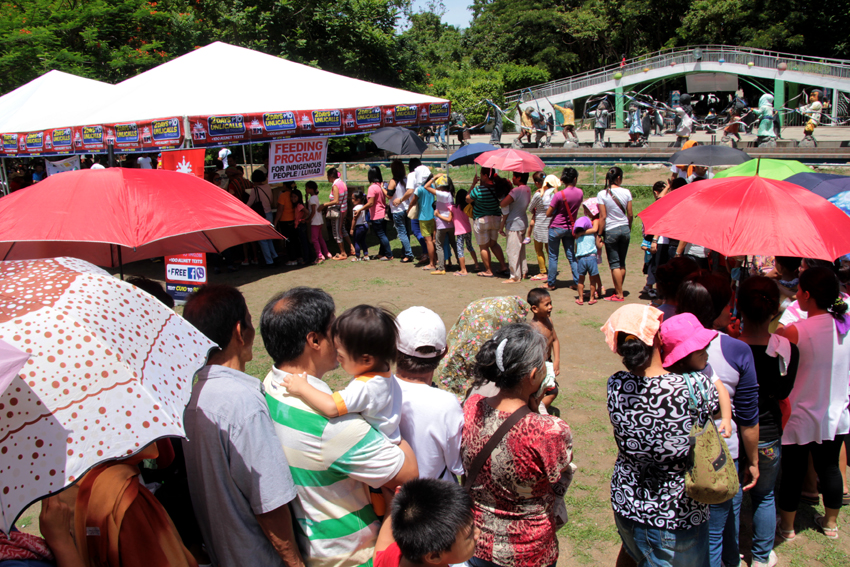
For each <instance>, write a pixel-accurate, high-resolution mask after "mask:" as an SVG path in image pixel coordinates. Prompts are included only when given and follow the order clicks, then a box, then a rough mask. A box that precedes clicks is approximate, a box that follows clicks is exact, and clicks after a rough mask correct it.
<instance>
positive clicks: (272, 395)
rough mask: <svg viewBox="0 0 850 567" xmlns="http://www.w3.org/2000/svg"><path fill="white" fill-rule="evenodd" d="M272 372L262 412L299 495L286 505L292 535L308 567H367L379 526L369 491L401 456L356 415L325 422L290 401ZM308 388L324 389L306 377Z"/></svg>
mask: <svg viewBox="0 0 850 567" xmlns="http://www.w3.org/2000/svg"><path fill="white" fill-rule="evenodd" d="M286 375H287V373H286V372H283V371H280V370H278V369H276V368H272V371H271V372H269V374H268V375H267V376H266V379H265V380H264V381H263V387H264V388H265V392H266V401H267V403H268V405H269V414H270V415H271V418H272V421H273V422H274V428H275V432H276V433H277V436H278V439H280V442H281V445H282V446H283V452H284V454H285V455H286V458H287V461H288V462H289V470H290V472H291V473H292V478H293V480H294V481H295V485H296V488H297V490H298V496H296V498H295V500H293V501H292V502H290V507H291V508H292V511H293V513H294V514H295V518H296V520H297V523H296V525H295V534H296V537H297V538H298V544H299V547H300V548H301V553H302V555H303V557H304V561H305V562H306V564H307V565H308V566H309V567H331V566H333V567H355V566H360V565H369V566H371V565H372V554H373V552H374V547H375V540H376V539H377V537H378V530H379V528H380V523H379V522H378V517H377V516H376V515H375V512H374V510H373V509H372V501H371V497H370V493H369V487H370V486H371V487H373V488H380V487H381V486H383V485H384V484H386V483H387V482H389V481H390V480H392V479H393V478H394V477H395V476H396V475H397V474H398V473H399V471H401V468H402V466H403V465H404V453H403V452H402V451H401V449H399V448H398V447H397V446H396V445H393V444H392V443H390V442H389V441H387V440H386V438H385V437H384V436H383V435H382V434H380V433H378V431H376V430H375V429H372V427H371V426H370V425H369V424H368V423H367V422H366V421H365V420H364V419H363V418H362V417H360V414H356V413H354V414H349V415H344V416H342V417H338V418H334V419H327V418H326V417H323V416H322V415H320V414H318V413H316V411H315V410H313V409H312V408H311V407H310V406H308V405H307V404H305V403H304V402H303V401H301V400H300V399H299V398H296V397H294V396H290V395H289V394H288V393H287V391H286V388H284V387H283V384H282V382H281V379H282V378H283V377H284V376H286ZM307 381H308V382H309V383H310V385H312V386H313V387H315V388H317V389H319V390H321V391H322V392H326V393H328V394H331V393H332V392H331V389H330V388H329V387H328V385H327V384H325V383H324V382H322V381H321V380H320V379H318V378H315V377H313V376H307Z"/></svg>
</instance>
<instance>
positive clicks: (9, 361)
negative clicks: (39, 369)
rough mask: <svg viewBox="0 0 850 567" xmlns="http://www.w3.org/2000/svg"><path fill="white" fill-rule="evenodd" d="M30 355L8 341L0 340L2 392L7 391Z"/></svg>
mask: <svg viewBox="0 0 850 567" xmlns="http://www.w3.org/2000/svg"><path fill="white" fill-rule="evenodd" d="M29 358H30V355H29V354H27V353H25V352H24V351H22V350H21V349H19V348H16V347H13V346H12V345H10V344H9V343H7V342H6V341H0V394H2V393H3V392H5V391H6V388H7V387H8V386H9V383H10V382H11V381H12V380H13V379H15V378H16V377H17V376H18V372H20V371H21V368H23V366H24V364H26V363H27V360H29Z"/></svg>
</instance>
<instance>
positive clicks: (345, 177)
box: [342, 162, 348, 185]
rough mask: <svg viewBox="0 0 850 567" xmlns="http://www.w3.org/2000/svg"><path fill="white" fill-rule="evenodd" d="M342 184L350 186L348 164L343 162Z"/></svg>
mask: <svg viewBox="0 0 850 567" xmlns="http://www.w3.org/2000/svg"><path fill="white" fill-rule="evenodd" d="M342 182H343V183H345V184H346V185H348V164H347V163H345V162H342Z"/></svg>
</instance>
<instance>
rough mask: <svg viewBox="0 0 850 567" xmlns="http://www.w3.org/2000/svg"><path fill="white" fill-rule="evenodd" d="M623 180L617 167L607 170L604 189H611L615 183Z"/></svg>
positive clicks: (621, 173)
mask: <svg viewBox="0 0 850 567" xmlns="http://www.w3.org/2000/svg"><path fill="white" fill-rule="evenodd" d="M618 179H619V180H621V181H622V179H623V170H622V169H620V168H619V167H617V166H616V165H615V166H614V167H612V168H611V169H609V170H608V173H606V174H605V188H606V189H607V188H609V187H611V185H613V184H614V182H615V181H617V180H618Z"/></svg>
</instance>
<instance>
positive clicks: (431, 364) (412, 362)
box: [395, 346, 446, 374]
mask: <svg viewBox="0 0 850 567" xmlns="http://www.w3.org/2000/svg"><path fill="white" fill-rule="evenodd" d="M416 350H417V351H418V352H422V353H423V354H427V353H429V352H435V351H436V349H435V348H434V347H432V346H423V347H419V348H418V349H416ZM444 356H446V353H445V352H444V353H442V354H438V355H436V356H432V357H431V358H423V357H420V356H410V355H409V354H405V353H403V352H401V351H398V357H397V358H396V361H395V365H396V370H397V371H398V372H401V373H403V374H430V373H432V372H434V371H435V370H436V369H437V367H438V366H439V365H440V361H441V360H443V357H444Z"/></svg>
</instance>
